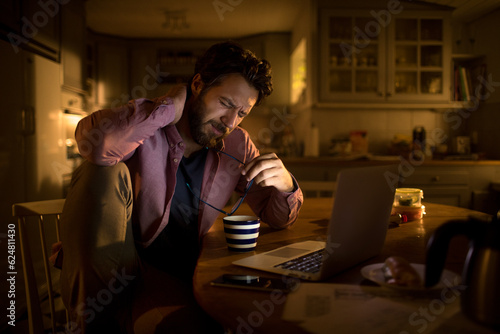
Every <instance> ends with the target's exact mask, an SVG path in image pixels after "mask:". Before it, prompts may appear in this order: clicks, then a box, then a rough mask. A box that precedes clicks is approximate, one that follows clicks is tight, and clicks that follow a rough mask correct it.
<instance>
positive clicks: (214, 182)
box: [61, 42, 303, 333]
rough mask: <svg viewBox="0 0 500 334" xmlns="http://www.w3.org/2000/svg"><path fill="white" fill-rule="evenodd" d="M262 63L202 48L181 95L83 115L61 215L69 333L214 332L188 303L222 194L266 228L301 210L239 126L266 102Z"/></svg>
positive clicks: (248, 55) (298, 195) (236, 51)
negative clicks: (79, 158)
mask: <svg viewBox="0 0 500 334" xmlns="http://www.w3.org/2000/svg"><path fill="white" fill-rule="evenodd" d="M271 92H272V83H271V69H270V64H269V63H268V62H267V61H266V60H264V59H258V58H257V57H256V56H255V55H254V54H253V53H252V52H250V51H249V50H245V49H243V48H242V47H240V46H239V45H237V44H235V43H232V42H224V43H219V44H216V45H213V46H212V47H210V48H209V49H208V50H207V51H206V53H205V54H204V55H203V56H202V57H201V58H200V59H199V60H198V62H197V63H196V66H195V73H194V75H193V77H192V79H191V80H190V82H189V83H188V84H187V85H184V86H183V85H180V86H176V87H174V88H173V89H171V90H170V91H169V92H168V93H167V94H166V95H165V96H162V97H159V98H157V99H152V100H150V99H136V100H132V101H130V102H129V103H128V104H127V105H124V106H121V107H118V108H114V109H105V110H100V111H96V112H94V113H92V114H91V115H89V116H87V117H86V118H84V119H82V120H81V121H80V123H79V124H78V127H77V129H76V134H75V137H76V140H77V142H78V147H79V150H80V153H81V155H82V156H83V157H84V158H85V161H84V162H83V163H82V165H81V166H80V167H79V168H78V169H77V170H76V171H75V172H74V175H73V178H72V183H71V190H70V192H69V194H68V196H67V199H66V203H65V207H64V210H63V214H62V217H61V219H62V229H61V239H62V246H63V250H64V256H63V260H62V272H61V282H62V297H63V301H64V303H65V306H66V307H67V309H68V310H69V314H70V318H71V321H72V325H73V327H74V330H80V332H84V333H85V332H90V333H97V332H99V333H100V332H110V333H111V332H134V333H150V332H151V333H153V332H161V333H167V332H168V333H175V332H179V333H191V332H200V333H210V332H218V331H220V332H222V329H221V328H220V327H219V326H218V324H216V323H215V322H213V320H212V319H210V318H209V317H208V316H207V315H206V314H205V313H204V312H203V310H201V308H200V307H199V306H198V305H197V304H196V301H195V299H194V297H193V294H192V281H191V279H192V276H193V271H194V268H195V266H196V261H197V258H198V255H199V251H200V245H201V241H202V238H203V236H204V235H205V234H206V233H207V232H208V230H209V229H210V227H211V226H212V224H213V223H214V222H215V220H216V218H217V217H218V216H219V214H220V213H221V212H222V213H223V214H228V215H230V214H233V213H234V210H231V211H229V212H226V211H224V210H223V208H224V207H225V206H226V204H227V203H228V201H229V199H230V197H231V195H232V194H233V192H235V191H236V192H237V193H239V194H240V195H241V198H240V200H239V201H238V203H237V205H239V204H241V201H243V200H245V201H246V202H247V203H248V205H249V206H250V207H251V208H252V210H253V211H254V213H255V214H256V215H257V216H259V217H260V218H261V220H262V221H263V222H265V223H267V224H269V225H270V226H271V227H273V228H276V229H282V228H286V227H288V226H290V225H291V224H293V223H294V222H295V220H296V218H297V215H298V212H299V209H300V207H301V204H302V202H303V196H302V192H301V190H300V188H299V187H298V184H297V182H296V181H295V179H294V178H293V177H292V175H291V174H290V173H289V172H288V171H287V169H286V168H285V166H284V165H283V163H282V161H281V160H280V159H279V158H278V157H277V156H276V154H265V155H260V154H259V151H258V150H257V148H256V146H255V145H254V143H253V142H252V140H251V139H250V137H249V135H248V133H247V132H246V131H245V130H244V129H242V128H240V127H239V124H240V123H241V122H242V121H243V119H244V118H245V117H247V116H248V115H249V114H250V112H251V110H252V108H253V107H254V106H256V105H258V104H259V103H260V102H262V100H263V99H264V98H265V97H266V96H268V95H269V94H271Z"/></svg>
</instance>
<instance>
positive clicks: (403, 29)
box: [319, 10, 451, 103]
mask: <svg viewBox="0 0 500 334" xmlns="http://www.w3.org/2000/svg"><path fill="white" fill-rule="evenodd" d="M321 15H322V16H321V25H320V30H321V38H320V43H321V45H320V48H321V65H320V67H319V72H320V94H319V100H320V102H352V103H359V102H369V101H370V102H371V101H373V102H417V103H418V102H447V101H449V99H450V87H449V83H450V61H451V52H450V49H451V39H450V31H449V30H450V28H449V19H448V17H447V16H446V15H445V14H442V13H439V12H438V13H435V12H434V13H429V12H419V13H417V12H411V13H407V12H402V13H400V14H397V15H396V14H395V15H393V17H392V18H391V20H388V21H387V23H386V21H380V18H378V19H377V18H376V17H374V16H372V15H371V14H370V10H356V11H345V10H342V11H339V10H326V11H322V14H321Z"/></svg>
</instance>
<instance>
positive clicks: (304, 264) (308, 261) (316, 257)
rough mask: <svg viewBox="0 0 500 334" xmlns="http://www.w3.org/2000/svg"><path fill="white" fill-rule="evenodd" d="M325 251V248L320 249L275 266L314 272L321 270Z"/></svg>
mask: <svg viewBox="0 0 500 334" xmlns="http://www.w3.org/2000/svg"><path fill="white" fill-rule="evenodd" d="M323 251H324V249H320V250H317V251H315V252H313V253H309V254H306V255H303V256H299V257H297V258H295V259H292V260H288V261H286V262H283V263H280V264H277V265H275V266H274V267H275V268H282V269H287V270H295V271H302V272H305V273H311V274H314V273H317V272H319V270H320V268H321V263H322V260H323Z"/></svg>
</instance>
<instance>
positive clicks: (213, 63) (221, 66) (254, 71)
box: [188, 41, 273, 105]
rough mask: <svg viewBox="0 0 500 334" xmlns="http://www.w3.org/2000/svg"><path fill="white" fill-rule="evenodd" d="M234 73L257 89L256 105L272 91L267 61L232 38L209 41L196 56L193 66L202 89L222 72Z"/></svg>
mask: <svg viewBox="0 0 500 334" xmlns="http://www.w3.org/2000/svg"><path fill="white" fill-rule="evenodd" d="M233 73H237V74H241V75H242V76H243V77H244V78H245V79H246V81H247V82H248V83H249V84H250V86H252V87H253V88H255V89H256V90H257V91H258V92H259V96H258V98H257V102H256V104H255V105H258V104H260V103H261V102H262V100H263V99H264V98H265V97H267V96H269V95H270V94H271V93H272V91H273V85H272V77H271V65H270V64H269V62H268V61H267V60H265V59H258V58H257V57H256V56H255V54H254V53H253V52H251V51H250V50H245V49H243V48H242V47H241V46H240V45H239V44H237V43H234V42H231V41H228V42H222V43H218V44H214V45H212V46H211V47H210V48H209V49H208V50H207V51H206V52H205V54H204V55H203V56H201V57H200V58H199V59H198V61H197V62H196V65H195V69H194V74H195V75H196V74H200V75H201V79H202V81H203V83H204V84H205V89H208V88H210V87H212V86H217V85H219V84H220V83H221V82H222V79H223V78H224V77H225V76H227V75H228V74H233ZM191 81H192V79H191ZM189 86H190V85H189ZM189 86H188V87H189Z"/></svg>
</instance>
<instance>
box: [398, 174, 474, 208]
mask: <svg viewBox="0 0 500 334" xmlns="http://www.w3.org/2000/svg"><path fill="white" fill-rule="evenodd" d="M470 173H471V171H470V169H468V168H463V167H451V166H448V167H446V168H442V167H434V166H418V167H415V169H414V172H413V173H408V174H409V175H408V176H406V177H404V176H403V182H402V183H401V187H403V188H419V189H422V190H423V192H424V200H423V201H424V204H425V202H430V203H438V204H446V205H453V206H460V207H464V208H469V207H470V204H471V189H470V184H471V182H470V178H471V176H470Z"/></svg>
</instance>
